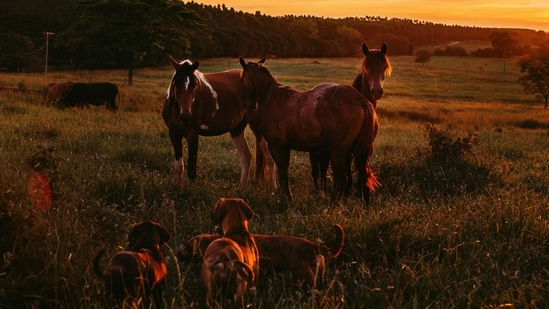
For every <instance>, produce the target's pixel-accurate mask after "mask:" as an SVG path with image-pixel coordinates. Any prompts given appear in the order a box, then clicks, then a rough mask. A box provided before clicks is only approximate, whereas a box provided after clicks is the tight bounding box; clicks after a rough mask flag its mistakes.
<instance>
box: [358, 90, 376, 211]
mask: <svg viewBox="0 0 549 309" xmlns="http://www.w3.org/2000/svg"><path fill="white" fill-rule="evenodd" d="M363 106H364V112H365V115H364V120H363V122H362V130H361V131H360V135H359V138H358V142H357V144H356V145H355V150H354V155H355V164H356V167H357V169H358V171H359V179H358V180H359V183H358V190H359V195H360V194H364V197H365V200H366V203H368V200H367V197H368V195H369V192H362V188H364V187H363V186H365V187H366V188H368V189H369V190H370V191H372V192H373V191H375V190H376V189H377V188H379V187H381V183H380V182H379V180H378V179H377V177H376V175H375V173H374V171H373V170H372V168H371V167H370V158H371V157H372V152H373V150H374V140H375V138H376V135H377V130H378V121H377V114H376V111H375V107H374V105H373V104H372V103H370V102H368V101H367V100H364V105H363ZM362 172H363V173H365V174H364V176H363V177H360V174H361V173H362ZM361 181H364V183H360V182H361Z"/></svg>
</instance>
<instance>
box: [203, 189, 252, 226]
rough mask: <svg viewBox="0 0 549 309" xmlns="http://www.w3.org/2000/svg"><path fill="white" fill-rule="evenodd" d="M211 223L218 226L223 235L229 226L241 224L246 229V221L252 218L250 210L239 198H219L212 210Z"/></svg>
mask: <svg viewBox="0 0 549 309" xmlns="http://www.w3.org/2000/svg"><path fill="white" fill-rule="evenodd" d="M211 215H212V222H213V224H214V225H220V226H221V228H222V230H223V234H225V233H226V232H227V229H229V228H231V227H232V226H231V225H234V224H236V223H241V224H242V225H244V226H245V228H246V229H248V221H249V220H251V219H252V217H253V216H254V212H253V210H252V208H250V206H249V205H248V204H246V202H244V200H242V199H240V198H220V199H219V200H218V201H217V202H216V203H215V205H214V207H213V209H212V214H211Z"/></svg>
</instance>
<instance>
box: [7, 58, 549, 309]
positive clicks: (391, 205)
mask: <svg viewBox="0 0 549 309" xmlns="http://www.w3.org/2000/svg"><path fill="white" fill-rule="evenodd" d="M247 60H248V59H247ZM249 60H257V59H249ZM391 60H392V62H393V66H394V71H393V75H392V76H391V77H390V78H388V79H387V81H386V97H385V98H384V99H383V100H382V101H380V102H379V103H378V113H379V117H380V130H379V134H378V137H377V139H376V148H375V150H374V153H373V158H372V167H373V169H374V170H375V171H376V173H377V174H378V176H379V179H380V180H381V182H382V184H383V187H381V188H380V189H379V190H378V191H377V192H375V193H374V194H373V195H372V201H371V205H370V206H369V207H368V208H366V209H364V208H363V206H362V205H361V204H360V203H358V202H357V201H356V200H355V198H354V197H350V198H349V199H347V200H346V201H345V202H344V203H341V205H339V206H336V207H330V206H329V199H328V198H325V197H322V196H319V195H318V194H317V193H315V192H314V190H313V185H312V180H311V177H310V176H309V167H308V159H307V156H306V154H304V153H298V152H292V156H291V162H290V185H291V189H292V192H293V194H294V202H293V203H292V204H291V205H289V208H288V209H287V210H286V211H283V212H280V211H279V208H280V206H281V204H282V201H281V198H280V196H279V195H277V194H271V192H270V190H269V187H268V185H267V184H265V183H262V182H258V181H255V180H253V179H251V180H250V181H249V185H248V187H247V188H244V189H239V188H238V180H239V173H240V168H239V164H238V157H237V153H236V151H235V149H234V147H233V146H232V143H231V140H230V137H229V136H228V135H225V136H219V137H208V138H201V140H200V149H199V154H198V156H199V157H198V179H197V180H196V181H194V182H188V180H186V182H185V187H184V188H182V189H178V188H176V187H174V185H173V182H174V175H173V152H172V149H171V145H170V142H169V138H168V136H167V130H166V128H165V126H164V124H163V122H162V119H161V115H160V110H161V106H162V102H163V96H164V92H165V88H166V87H167V84H168V82H169V80H170V78H171V74H172V71H171V69H170V68H169V67H162V68H156V69H139V70H137V72H136V76H135V78H134V83H135V84H134V85H133V86H127V85H125V82H124V81H125V72H124V71H79V72H53V73H50V75H49V77H50V79H49V80H48V82H49V81H52V80H53V81H63V80H72V81H111V82H115V83H116V84H117V85H118V86H119V89H120V92H121V99H122V102H121V108H120V110H119V111H118V112H116V113H112V112H109V111H107V110H106V109H105V108H104V107H103V108H89V109H83V110H78V109H65V110H58V109H56V108H54V107H52V106H50V105H48V104H47V103H45V102H43V100H42V97H41V96H40V95H39V94H22V93H0V153H1V155H0V163H1V164H0V166H1V168H0V175H2V177H0V251H1V252H2V253H3V255H2V260H1V261H0V308H16V307H20V308H30V307H33V308H36V307H39V308H50V307H51V308H97V307H101V306H102V305H103V304H104V296H105V294H104V290H103V285H102V282H101V281H100V280H99V279H98V278H97V277H96V276H95V275H94V274H93V272H92V271H91V268H90V263H91V260H92V258H93V256H94V254H95V253H96V252H97V251H98V250H99V249H100V248H106V249H107V252H109V253H110V254H113V253H115V252H116V251H118V250H120V248H122V247H124V246H125V243H126V235H127V232H128V228H129V226H130V225H131V224H133V223H135V222H139V221H142V220H154V221H157V222H160V223H162V224H163V225H164V226H165V227H166V228H167V229H168V230H169V231H170V232H171V233H172V235H173V239H172V240H171V241H170V242H169V243H168V245H167V247H166V248H165V250H164V252H165V254H166V256H167V259H168V271H169V273H168V281H169V282H168V289H167V291H166V299H167V307H168V308H196V307H197V306H199V304H200V303H201V302H203V300H204V295H203V294H202V293H203V290H202V288H201V283H200V265H196V264H190V265H189V264H183V263H179V262H178V261H177V260H176V258H175V254H174V252H176V251H177V250H178V249H179V248H181V247H182V245H183V243H184V242H185V241H186V240H187V239H188V238H190V237H192V236H194V235H196V234H199V233H207V232H213V230H214V229H213V226H212V225H211V222H210V216H209V212H210V209H211V206H212V205H213V204H214V202H215V201H216V200H217V199H219V198H220V197H242V198H244V199H245V200H246V201H247V202H248V203H249V204H250V205H251V207H252V208H253V209H254V211H255V212H256V214H257V216H256V217H255V218H254V219H253V220H252V222H251V225H250V229H251V230H252V232H254V233H265V234H267V233H269V234H270V233H276V234H287V235H298V236H304V237H307V238H309V239H312V240H318V241H324V242H330V241H331V240H332V239H333V237H334V235H332V234H331V232H330V231H331V225H332V224H333V223H340V224H342V225H343V227H344V228H345V231H346V238H345V242H346V243H345V247H344V250H343V253H342V255H341V256H340V257H339V258H338V259H336V260H334V261H330V262H329V264H328V265H329V266H328V270H327V274H326V286H327V287H328V288H327V289H325V290H324V291H319V292H317V293H315V294H314V295H313V297H309V298H307V297H304V296H303V295H300V294H299V293H297V292H295V291H294V289H293V287H292V283H291V282H292V281H291V278H290V277H289V274H286V273H282V274H277V275H276V276H273V277H265V276H264V277H262V278H260V280H259V283H258V286H257V288H256V289H255V290H254V291H253V292H252V293H250V295H249V297H248V302H249V303H251V304H253V305H252V306H253V307H256V308H273V307H276V308H315V307H316V308H388V307H393V308H415V307H436V308H464V307H472V308H487V307H499V306H515V307H532V308H534V307H537V308H542V307H546V306H548V305H549V304H548V302H547V299H549V288H547V286H549V273H548V270H549V266H548V265H549V253H548V252H549V251H548V249H547V248H548V241H549V227H548V226H549V225H548V222H549V210H548V209H549V205H548V204H549V203H548V199H547V196H548V194H549V173H548V172H547V171H548V170H549V163H548V160H547V150H548V149H549V138H548V135H549V134H548V131H547V127H548V121H547V112H546V111H544V110H543V109H542V108H541V106H538V105H535V104H533V103H534V102H533V101H531V99H529V98H527V97H524V95H523V94H522V90H521V89H520V86H519V85H518V84H517V83H516V79H517V72H516V69H514V68H513V66H512V65H511V64H510V63H509V62H511V61H509V60H507V61H508V63H507V64H506V70H507V71H503V62H502V61H503V60H493V59H469V58H463V59H462V58H458V59H455V58H454V59H447V58H440V59H439V58H433V60H432V61H431V62H430V63H428V64H426V65H424V66H422V65H418V64H414V63H413V58H410V57H393V58H391ZM266 65H267V66H269V68H271V70H272V72H273V75H274V76H275V77H277V78H278V79H279V81H281V82H282V83H283V84H288V85H293V86H294V87H296V88H298V89H301V90H304V89H308V88H310V87H312V86H313V85H314V84H316V83H319V82H324V81H333V82H341V83H350V82H352V79H353V77H354V74H356V72H358V66H359V65H360V60H359V59H318V60H317V59H270V60H268V61H267V63H266ZM227 68H238V62H237V61H236V60H235V59H231V60H229V59H215V60H207V59H206V60H201V67H200V69H201V70H202V71H203V72H212V71H218V70H224V69H227ZM21 81H24V83H25V85H27V87H29V88H35V87H40V86H41V85H43V84H45V83H46V81H45V80H44V77H43V76H42V75H41V74H2V75H0V83H1V84H2V85H9V86H12V85H17V83H19V82H21ZM428 122H429V123H432V126H431V130H434V131H429V130H428V129H426V123H428ZM429 132H431V133H432V134H431V136H430V135H429ZM433 132H434V133H435V135H433ZM469 133H474V134H475V135H476V137H477V140H476V143H475V144H470V145H469V144H467V145H469V146H470V148H468V147H469V146H466V145H465V144H463V143H462V144H460V143H459V142H458V141H463V140H464V139H466V138H467V137H468V136H470V135H469ZM246 134H247V140H248V143H249V144H250V145H251V146H252V147H255V146H254V144H253V135H252V134H251V132H250V131H246ZM437 134H438V135H437ZM434 136H439V137H440V136H442V137H443V139H436V138H434ZM437 141H438V143H439V144H436V143H437ZM433 143H435V144H433ZM446 144H453V145H457V146H454V147H457V149H458V155H453V156H447V155H446V156H444V157H443V158H439V157H440V156H438V157H437V155H440V153H441V152H442V153H444V151H445V150H446V149H447V148H444V147H445V146H444V145H446ZM437 145H438V146H437ZM440 149H442V150H440ZM434 158H437V159H434ZM36 172H40V173H41V174H42V175H44V176H45V177H47V178H48V179H49V182H50V185H51V188H52V192H53V203H52V207H51V208H50V209H49V210H47V211H46V210H42V209H40V207H39V206H40V205H38V204H37V201H36V200H33V199H32V198H31V197H32V196H33V195H32V194H29V188H28V183H29V180H30V179H31V177H32V176H33V175H34V173H36ZM252 174H253V171H252ZM102 262H103V263H106V261H105V260H103V261H102Z"/></svg>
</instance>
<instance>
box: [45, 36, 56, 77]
mask: <svg viewBox="0 0 549 309" xmlns="http://www.w3.org/2000/svg"><path fill="white" fill-rule="evenodd" d="M44 34H45V35H46V64H45V65H44V77H45V78H46V79H47V78H48V49H49V42H50V35H54V33H53V32H44Z"/></svg>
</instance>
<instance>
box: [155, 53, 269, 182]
mask: <svg viewBox="0 0 549 309" xmlns="http://www.w3.org/2000/svg"><path fill="white" fill-rule="evenodd" d="M168 60H169V62H170V63H171V64H172V65H173V67H174V69H175V73H174V75H173V77H172V80H171V82H170V86H169V87H168V92H167V96H166V101H165V103H164V108H163V110H162V118H163V119H164V123H165V124H166V126H167V127H168V131H169V135H170V140H171V142H172V146H173V149H174V152H175V172H176V182H177V184H178V185H182V183H183V175H182V173H183V146H182V140H183V138H184V139H185V140H186V141H187V147H188V163H187V176H188V177H189V179H190V180H194V179H196V161H197V153H198V137H199V136H200V135H203V136H216V135H221V134H225V133H227V132H229V133H230V134H231V138H232V140H233V144H234V145H235V147H236V150H237V151H238V156H239V158H240V166H241V167H242V171H241V175H240V186H241V187H245V186H246V184H247V179H248V174H249V170H250V161H251V158H252V155H251V153H250V150H249V148H248V145H247V143H246V139H245V138H244V129H245V128H246V125H247V124H248V122H247V121H246V119H245V114H246V113H247V112H248V110H247V109H246V108H245V106H244V100H243V97H244V88H243V85H242V82H241V81H240V70H228V71H224V72H219V73H212V74H202V73H201V72H199V71H198V70H197V69H198V65H199V63H198V61H195V62H194V63H193V62H191V61H189V60H185V61H181V62H178V61H176V60H175V59H173V58H172V57H171V56H168ZM248 113H249V112H248ZM257 148H259V146H258V147H257ZM272 172H273V173H274V171H272ZM273 177H274V176H273Z"/></svg>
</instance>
